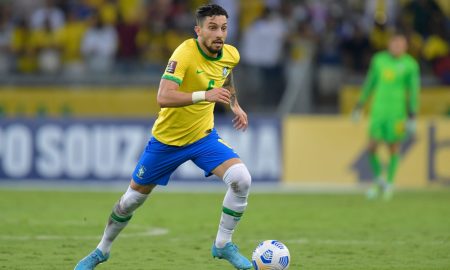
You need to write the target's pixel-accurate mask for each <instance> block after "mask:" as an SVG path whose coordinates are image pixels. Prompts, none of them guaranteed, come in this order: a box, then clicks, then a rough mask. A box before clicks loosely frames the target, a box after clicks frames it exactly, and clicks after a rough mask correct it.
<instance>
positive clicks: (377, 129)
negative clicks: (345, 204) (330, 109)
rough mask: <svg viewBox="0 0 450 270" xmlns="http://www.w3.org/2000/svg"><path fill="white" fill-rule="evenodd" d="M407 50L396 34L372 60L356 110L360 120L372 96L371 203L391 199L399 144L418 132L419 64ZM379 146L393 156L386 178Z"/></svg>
mask: <svg viewBox="0 0 450 270" xmlns="http://www.w3.org/2000/svg"><path fill="white" fill-rule="evenodd" d="M407 46H408V45H407V41H406V38H405V36H404V35H402V34H395V35H394V36H392V37H391V38H390V40H389V46H388V50H386V51H381V52H378V53H377V54H375V55H374V56H373V58H372V60H371V64H370V68H369V71H368V74H367V77H366V80H365V82H364V85H363V89H362V93H361V95H360V98H359V101H358V103H357V104H356V106H355V108H354V110H353V118H354V119H355V120H358V119H359V116H360V115H361V110H362V108H363V106H364V104H365V103H366V102H367V100H368V99H369V97H370V96H372V94H373V97H372V102H371V108H370V124H369V137H370V141H369V146H368V152H369V161H370V167H371V169H372V171H373V175H374V182H373V184H372V186H371V187H370V189H369V190H368V191H367V197H368V198H369V199H373V198H376V197H378V196H383V198H384V199H386V200H389V199H391V197H392V195H393V187H394V177H395V173H396V171H397V167H398V163H399V159H400V156H399V151H400V143H401V142H402V141H403V140H404V139H405V138H406V136H410V135H412V134H413V133H414V131H415V116H416V114H417V109H418V93H419V84H420V78H419V67H418V64H417V62H416V60H415V59H414V58H413V57H411V56H410V55H408V54H407V53H406V50H407ZM380 143H385V144H386V145H387V146H388V148H389V153H390V160H389V164H388V166H387V173H386V175H385V176H383V175H384V174H383V171H382V165H381V162H380V158H379V156H378V155H377V148H378V145H379V144H380ZM385 179H386V180H387V181H386V180H385Z"/></svg>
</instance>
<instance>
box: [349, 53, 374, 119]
mask: <svg viewBox="0 0 450 270" xmlns="http://www.w3.org/2000/svg"><path fill="white" fill-rule="evenodd" d="M375 83H376V68H375V59H372V62H371V63H370V67H369V71H368V72H367V75H366V79H365V80H364V84H363V87H362V92H361V95H360V96H359V99H358V102H357V103H356V104H355V107H354V108H353V111H352V118H353V121H359V119H360V118H361V114H362V109H363V106H364V104H365V103H366V101H367V99H368V98H369V97H370V95H371V94H372V91H373V89H374V87H375Z"/></svg>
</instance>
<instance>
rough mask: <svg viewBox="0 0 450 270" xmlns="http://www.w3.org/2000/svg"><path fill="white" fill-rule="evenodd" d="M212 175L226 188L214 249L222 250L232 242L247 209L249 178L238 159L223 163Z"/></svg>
mask: <svg viewBox="0 0 450 270" xmlns="http://www.w3.org/2000/svg"><path fill="white" fill-rule="evenodd" d="M213 173H214V174H215V175H217V176H218V177H219V178H222V179H223V181H224V182H225V184H227V186H228V190H227V192H226V194H225V198H224V200H223V208H222V215H221V218H220V225H219V230H218V232H217V237H216V241H215V244H216V247H219V248H223V247H224V246H225V245H226V244H227V243H229V242H231V241H232V235H233V232H234V229H235V228H236V226H237V224H238V222H239V220H240V219H241V217H242V215H243V213H244V211H245V209H246V207H247V199H248V194H249V190H250V185H251V176H250V173H249V172H248V170H247V167H246V166H245V165H244V164H243V163H242V162H241V160H240V159H238V158H233V159H230V160H227V161H225V162H224V163H223V164H221V165H220V166H219V167H217V168H216V169H215V170H214V171H213Z"/></svg>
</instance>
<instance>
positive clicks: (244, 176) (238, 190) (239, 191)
mask: <svg viewBox="0 0 450 270" xmlns="http://www.w3.org/2000/svg"><path fill="white" fill-rule="evenodd" d="M224 181H225V183H227V184H228V185H229V186H230V188H231V190H232V191H233V192H234V193H235V194H236V195H238V196H247V195H248V193H249V191H250V186H251V184H252V177H251V175H250V172H249V171H248V169H247V167H246V166H245V165H244V164H243V163H239V164H235V165H233V166H231V167H230V168H228V170H227V171H226V172H225V175H224Z"/></svg>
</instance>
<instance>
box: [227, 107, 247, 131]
mask: <svg viewBox="0 0 450 270" xmlns="http://www.w3.org/2000/svg"><path fill="white" fill-rule="evenodd" d="M231 111H232V112H233V113H234V115H235V117H234V118H233V126H234V128H235V129H236V130H242V131H245V130H246V129H247V127H248V118H247V114H246V113H245V112H244V110H243V109H242V108H241V106H239V104H235V105H234V106H233V107H231Z"/></svg>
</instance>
